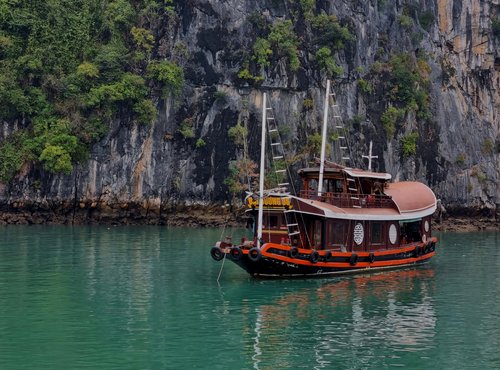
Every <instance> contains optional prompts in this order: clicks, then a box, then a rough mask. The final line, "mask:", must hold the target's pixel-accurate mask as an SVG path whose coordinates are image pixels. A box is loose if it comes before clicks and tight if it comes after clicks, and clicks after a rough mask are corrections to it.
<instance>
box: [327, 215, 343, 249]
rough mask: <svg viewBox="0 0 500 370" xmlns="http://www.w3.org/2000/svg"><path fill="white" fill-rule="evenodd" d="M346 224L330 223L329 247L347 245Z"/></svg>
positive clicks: (339, 222)
mask: <svg viewBox="0 0 500 370" xmlns="http://www.w3.org/2000/svg"><path fill="white" fill-rule="evenodd" d="M345 226H346V223H345V222H342V221H335V222H329V223H328V245H332V246H342V245H344V243H345V234H346V229H345Z"/></svg>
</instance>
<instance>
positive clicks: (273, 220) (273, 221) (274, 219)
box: [269, 215, 278, 229]
mask: <svg viewBox="0 0 500 370" xmlns="http://www.w3.org/2000/svg"><path fill="white" fill-rule="evenodd" d="M277 227H278V216H276V215H274V216H269V228H271V229H272V228H274V229H275V228H277Z"/></svg>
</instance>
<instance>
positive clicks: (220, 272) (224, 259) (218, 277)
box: [217, 252, 227, 284]
mask: <svg viewBox="0 0 500 370" xmlns="http://www.w3.org/2000/svg"><path fill="white" fill-rule="evenodd" d="M226 254H227V253H226V252H224V258H223V259H222V265H221V266H220V271H219V276H217V284H219V279H220V275H221V274H222V269H223V268H224V262H225V261H226Z"/></svg>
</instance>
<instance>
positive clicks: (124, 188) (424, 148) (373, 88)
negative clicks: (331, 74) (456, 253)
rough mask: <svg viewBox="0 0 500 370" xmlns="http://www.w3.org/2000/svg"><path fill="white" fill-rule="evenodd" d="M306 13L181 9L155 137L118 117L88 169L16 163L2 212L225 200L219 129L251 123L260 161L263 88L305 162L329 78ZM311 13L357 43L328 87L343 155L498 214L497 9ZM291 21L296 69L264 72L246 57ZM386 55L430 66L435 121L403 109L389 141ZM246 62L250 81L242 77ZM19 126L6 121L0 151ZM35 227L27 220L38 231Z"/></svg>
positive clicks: (145, 214) (270, 3) (149, 212)
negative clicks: (171, 86) (182, 80)
mask: <svg viewBox="0 0 500 370" xmlns="http://www.w3.org/2000/svg"><path fill="white" fill-rule="evenodd" d="M305 3H306V2H305V1H299V0H257V1H255V0H252V1H250V0H227V1H216V0H191V1H177V2H176V5H175V6H176V8H175V9H176V13H177V17H176V19H175V22H174V23H172V22H170V23H169V24H163V25H159V26H158V29H157V30H156V35H157V39H156V45H155V52H156V53H157V57H159V58H171V57H172V56H173V55H174V54H176V53H177V55H178V54H179V50H181V49H182V53H181V54H182V55H183V57H182V58H181V59H182V66H183V68H184V71H185V74H186V84H185V86H184V88H183V91H182V94H181V96H180V97H179V98H173V97H170V98H166V99H163V98H156V100H155V103H156V104H157V107H158V111H159V114H158V118H157V120H156V122H155V123H154V124H153V125H152V126H150V127H147V126H138V125H136V124H133V123H131V122H130V121H129V120H127V118H126V117H121V118H120V119H115V120H114V121H113V123H112V126H111V128H110V130H109V133H108V134H107V135H106V137H105V138H104V139H102V140H101V141H100V142H99V143H97V144H96V145H94V147H93V148H92V151H91V157H90V159H89V160H88V162H86V163H83V164H80V165H78V166H76V167H75V171H74V172H73V173H72V174H71V175H53V174H49V173H46V172H45V171H43V170H41V169H40V168H39V167H37V166H32V165H27V166H25V168H23V170H22V171H21V173H20V174H18V176H16V178H15V179H14V180H13V181H12V182H10V183H8V184H1V185H0V201H1V207H2V210H3V211H9V212H12V211H14V210H16V209H23V210H28V211H29V212H32V213H33V214H34V215H36V214H43V215H44V216H43V220H47V219H48V220H59V219H60V217H66V218H67V219H72V218H73V217H77V218H79V219H89V220H100V219H117V220H124V219H132V220H150V221H151V220H153V221H151V222H156V221H154V220H158V219H165V218H168V215H169V212H171V210H172V209H174V208H176V209H179V207H180V205H183V206H184V205H192V204H196V205H209V204H213V203H217V202H225V201H228V200H230V199H231V196H230V194H229V192H228V187H227V185H226V183H225V180H226V179H227V178H228V177H229V176H230V170H229V162H230V161H231V160H235V159H238V158H241V156H242V152H243V151H242V149H241V148H240V147H238V146H237V145H235V143H234V141H233V140H231V139H230V138H229V137H228V129H229V128H230V127H232V126H234V125H235V124H236V123H237V122H241V123H242V124H244V125H246V127H247V128H248V129H249V132H250V136H249V154H250V156H251V157H252V158H254V159H256V157H257V152H258V136H259V134H258V130H259V128H258V126H259V119H260V118H259V109H260V105H261V93H262V92H263V91H267V92H268V93H269V94H270V99H271V106H272V107H273V110H274V115H275V117H276V118H277V120H278V121H279V123H280V124H281V125H283V126H286V127H288V128H287V132H288V136H289V138H290V140H289V141H290V151H291V152H293V153H299V152H301V150H302V149H303V147H304V146H305V144H306V143H307V137H308V136H309V135H311V134H312V133H313V132H316V131H318V129H319V123H320V120H321V116H322V101H323V100H322V99H323V95H324V81H325V76H326V73H325V72H324V71H323V70H322V69H321V68H320V66H319V64H318V60H317V57H316V54H315V51H316V49H315V46H314V45H315V42H316V40H317V39H318V37H319V36H321V35H318V27H316V28H315V27H314V26H313V25H312V24H313V23H312V22H308V21H307V14H305V13H306V12H305V10H304V8H303V7H302V8H301V4H302V5H303V4H305ZM309 3H311V2H309ZM313 3H314V6H313V8H312V9H310V11H311V12H312V13H313V14H315V15H319V14H322V13H325V14H328V15H334V16H335V17H336V19H337V20H338V21H339V24H340V25H342V26H345V27H346V28H347V29H349V32H350V33H351V35H352V36H353V37H352V39H350V40H348V41H346V42H345V45H343V47H338V48H337V49H335V50H334V54H333V56H334V60H335V62H336V64H337V65H338V66H339V67H341V68H342V72H341V73H338V75H337V76H336V78H335V79H334V89H335V91H336V93H337V98H338V105H339V109H340V111H341V116H342V117H343V119H344V122H345V123H346V124H347V125H348V127H349V137H350V144H351V146H352V149H353V153H352V157H353V158H359V160H355V163H354V164H355V165H357V166H366V163H363V161H362V160H361V155H362V154H366V151H367V147H368V144H369V142H370V140H372V141H373V142H374V154H375V155H378V160H377V161H376V165H375V168H376V169H378V170H382V171H386V172H388V173H391V174H392V176H393V178H395V179H396V180H403V179H417V180H419V181H423V182H425V183H427V184H429V185H430V186H431V188H432V189H433V190H434V191H435V193H436V195H437V197H438V198H440V199H441V200H442V203H443V205H444V206H445V207H446V208H447V209H462V210H475V211H477V210H482V211H483V212H486V213H488V214H489V215H490V216H493V215H495V214H497V215H498V212H499V203H500V198H499V192H500V191H499V189H500V186H499V179H500V176H499V175H500V161H499V155H500V154H499V141H500V36H499V35H498V32H497V33H495V32H494V30H493V28H492V21H493V20H498V19H500V1H499V0H485V1H475V0H422V1H419V2H418V4H416V3H415V2H411V1H402V0H367V1H359V0H351V1H327V0H318V1H316V2H313ZM287 19H290V20H293V30H294V32H295V34H296V35H297V37H298V59H299V63H300V64H299V67H298V68H291V67H290V63H289V62H288V61H287V59H286V55H285V56H284V57H280V56H279V55H277V53H276V52H275V53H274V55H273V57H272V58H274V59H272V60H271V63H270V65H268V66H265V67H262V66H260V67H259V65H258V64H256V62H255V58H254V55H253V53H254V52H253V50H255V49H254V45H255V42H256V39H257V38H258V37H261V38H264V37H265V36H266V33H265V31H264V30H265V27H261V24H262V23H264V24H266V25H268V27H269V25H273V24H275V23H276V22H279V21H283V20H287ZM395 55H408V56H410V57H411V58H413V59H415V60H416V58H421V59H422V60H425V64H426V65H425V68H423V69H422V70H423V71H425V74H426V76H423V77H424V78H425V79H426V81H428V86H426V89H427V90H426V91H427V94H428V104H429V111H430V115H429V116H428V117H427V118H422V117H421V116H420V117H419V114H418V112H420V111H421V109H420V110H418V109H417V110H411V109H408V110H406V111H405V113H402V114H401V115H400V116H399V118H398V119H397V121H396V126H395V132H394V134H393V135H390V134H388V131H387V127H384V125H383V124H382V123H381V119H382V116H383V114H384V112H386V111H387V109H388V107H389V106H391V104H389V102H388V101H386V99H385V97H386V96H388V94H390V93H391V91H389V90H388V89H390V88H391V86H389V85H387V84H386V81H388V79H390V75H389V74H390V70H387V69H384V65H385V64H384V63H387V62H388V61H390V60H391V57H392V56H395ZM245 63H248V68H249V72H251V74H252V76H253V77H255V78H254V79H253V80H252V79H251V78H250V79H249V78H243V77H242V76H243V75H242V74H241V71H242V70H244V69H245V68H246V67H247V66H246V65H245ZM422 73H423V72H422ZM360 81H363V83H364V84H365V85H363V86H361V84H360ZM247 85H248V86H247ZM182 124H189V125H190V127H191V128H192V129H193V132H194V137H193V138H190V137H185V136H183V135H182V134H181V133H180V132H179V129H180V127H181V125H182ZM22 125H23V122H22V121H16V122H15V123H12V124H7V123H6V124H4V127H3V130H2V131H1V132H0V140H8V138H9V136H10V135H11V134H12V132H13V131H15V130H16V129H17V128H18V127H19V126H22ZM412 132H416V133H418V138H417V139H416V142H415V145H416V146H415V151H414V152H412V151H410V152H408V153H406V154H405V155H403V154H402V145H403V144H402V143H403V142H404V140H403V139H404V138H405V137H407V135H408V134H410V133H412ZM199 139H202V141H198V140H199ZM197 142H198V145H197ZM330 154H331V155H334V154H335V153H334V151H333V150H332V153H330ZM333 159H335V158H333ZM301 164H303V162H300V161H299V162H297V163H296V165H295V167H298V166H300V165H301ZM36 217H37V216H33V218H34V219H35V222H38V221H40V222H41V221H42V219H40V218H39V219H37V218H36ZM20 221H21V222H22V221H23V220H20Z"/></svg>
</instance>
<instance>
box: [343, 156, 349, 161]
mask: <svg viewBox="0 0 500 370" xmlns="http://www.w3.org/2000/svg"><path fill="white" fill-rule="evenodd" d="M342 159H343V160H346V161H350V160H351V158H349V157H342Z"/></svg>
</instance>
